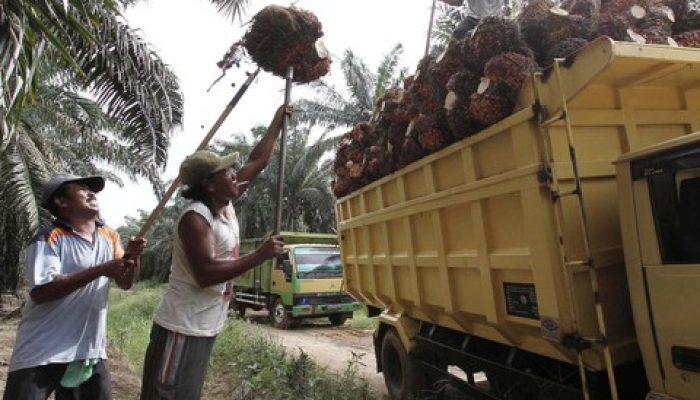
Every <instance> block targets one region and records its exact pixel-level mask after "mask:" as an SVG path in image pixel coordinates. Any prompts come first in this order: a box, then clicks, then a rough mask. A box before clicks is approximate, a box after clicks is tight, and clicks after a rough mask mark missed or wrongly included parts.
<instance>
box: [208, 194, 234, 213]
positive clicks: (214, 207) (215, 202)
mask: <svg viewBox="0 0 700 400" xmlns="http://www.w3.org/2000/svg"><path fill="white" fill-rule="evenodd" d="M228 203H229V200H228V199H214V198H212V199H211V200H210V201H209V204H208V206H209V209H210V210H211V213H212V214H213V215H215V216H217V215H223V214H224V210H225V209H226V206H227V205H228Z"/></svg>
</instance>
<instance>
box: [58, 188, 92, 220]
mask: <svg viewBox="0 0 700 400" xmlns="http://www.w3.org/2000/svg"><path fill="white" fill-rule="evenodd" d="M57 201H58V204H59V206H60V207H61V208H62V209H64V210H66V211H67V212H68V213H71V214H93V213H94V214H95V215H96V214H98V213H99V211H100V207H99V205H98V203H97V195H96V194H95V192H93V191H92V189H90V187H89V186H88V185H86V184H84V183H80V182H69V183H67V184H66V196H65V197H59V198H57Z"/></svg>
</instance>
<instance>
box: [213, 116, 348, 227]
mask: <svg viewBox="0 0 700 400" xmlns="http://www.w3.org/2000/svg"><path fill="white" fill-rule="evenodd" d="M265 129H266V128H265V127H263V126H258V127H256V128H253V130H252V133H253V142H257V140H258V138H259V137H260V136H261V135H262V134H263V133H264V132H265ZM288 133H289V136H288V143H287V158H286V162H287V165H286V167H285V168H286V171H287V174H286V176H285V189H284V204H283V209H282V210H283V211H282V230H291V231H306V232H332V231H333V230H334V226H335V212H334V206H333V205H334V198H333V194H332V193H331V191H330V180H331V175H330V174H331V171H332V168H331V167H332V165H331V164H332V161H331V160H330V159H328V158H325V157H324V156H325V155H326V154H327V153H328V152H329V151H330V150H331V149H333V148H334V147H335V145H336V143H337V140H338V139H337V138H328V137H327V133H326V134H323V135H321V137H320V138H319V139H318V140H316V141H315V142H314V143H311V142H310V140H309V136H310V133H311V128H310V127H309V126H306V125H300V124H298V123H295V122H293V123H292V124H291V126H290V129H289V132H288ZM252 148H253V143H252V142H248V140H247V139H246V138H245V137H244V136H242V135H238V136H235V137H234V138H232V139H231V140H229V141H218V142H216V143H215V145H214V150H215V151H217V152H219V153H222V154H224V153H229V152H231V151H238V152H240V153H241V158H242V159H246V158H247V156H248V154H249V153H250V150H252ZM278 168H279V156H278V152H277V151H276V152H275V153H274V154H273V156H272V160H271V162H270V165H268V167H267V168H265V170H264V171H263V173H261V174H260V176H258V178H257V179H256V180H255V181H254V182H253V184H252V185H251V186H250V187H249V188H248V190H247V191H246V193H245V196H244V197H243V198H242V199H240V200H239V202H238V204H237V205H236V211H237V213H238V219H239V223H240V225H241V235H242V236H243V237H246V238H253V237H261V236H264V235H265V234H267V233H269V232H270V231H271V229H272V226H273V219H274V205H275V202H276V198H277V176H278Z"/></svg>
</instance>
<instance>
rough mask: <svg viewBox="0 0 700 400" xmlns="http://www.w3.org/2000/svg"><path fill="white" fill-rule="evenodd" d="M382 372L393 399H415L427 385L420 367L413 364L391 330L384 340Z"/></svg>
mask: <svg viewBox="0 0 700 400" xmlns="http://www.w3.org/2000/svg"><path fill="white" fill-rule="evenodd" d="M381 357H382V370H383V371H382V372H383V373H384V383H385V384H386V388H387V390H388V391H389V395H390V396H391V398H392V399H400V400H405V399H413V398H414V397H415V395H416V394H417V391H418V390H420V389H421V388H422V387H424V385H425V379H424V375H423V374H422V373H420V366H418V365H416V364H415V363H412V362H411V358H410V357H409V356H408V353H407V352H406V349H404V347H403V343H401V339H400V338H399V335H398V334H397V333H396V331H395V330H394V329H389V330H387V331H386V334H384V339H382V350H381Z"/></svg>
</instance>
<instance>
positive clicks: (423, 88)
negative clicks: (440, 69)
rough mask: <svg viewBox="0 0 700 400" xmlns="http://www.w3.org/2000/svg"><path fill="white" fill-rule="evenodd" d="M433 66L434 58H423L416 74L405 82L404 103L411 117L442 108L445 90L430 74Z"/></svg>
mask: <svg viewBox="0 0 700 400" xmlns="http://www.w3.org/2000/svg"><path fill="white" fill-rule="evenodd" d="M434 65H435V60H434V57H431V56H426V57H424V58H423V59H422V60H421V61H420V63H418V68H417V70H416V73H415V74H414V75H413V77H411V78H410V79H408V80H407V82H406V85H407V86H406V102H407V106H408V110H409V114H410V115H411V116H414V115H417V114H418V113H420V112H423V111H427V112H433V111H436V110H438V109H440V108H441V107H442V102H443V100H444V99H445V94H446V89H445V87H444V85H440V82H438V80H437V79H436V78H435V76H433V74H431V69H432V68H433V66H434Z"/></svg>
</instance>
